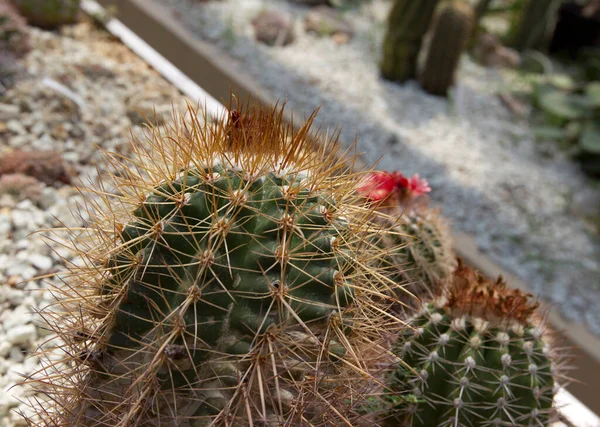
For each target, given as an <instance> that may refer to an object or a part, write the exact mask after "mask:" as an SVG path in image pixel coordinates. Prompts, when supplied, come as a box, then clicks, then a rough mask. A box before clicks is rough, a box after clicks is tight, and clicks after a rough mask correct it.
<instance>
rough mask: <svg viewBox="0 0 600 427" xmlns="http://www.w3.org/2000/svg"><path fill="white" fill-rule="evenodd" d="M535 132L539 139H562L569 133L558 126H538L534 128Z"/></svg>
mask: <svg viewBox="0 0 600 427" xmlns="http://www.w3.org/2000/svg"><path fill="white" fill-rule="evenodd" d="M533 133H534V135H535V137H536V138H538V139H551V140H553V141H561V140H563V139H565V138H566V136H567V133H566V132H565V130H564V129H562V128H559V127H558V126H537V127H535V128H533Z"/></svg>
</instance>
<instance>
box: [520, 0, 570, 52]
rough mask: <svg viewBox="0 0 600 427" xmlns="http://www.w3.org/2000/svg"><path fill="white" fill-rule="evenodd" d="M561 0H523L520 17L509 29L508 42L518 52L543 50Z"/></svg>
mask: <svg viewBox="0 0 600 427" xmlns="http://www.w3.org/2000/svg"><path fill="white" fill-rule="evenodd" d="M561 3H562V0H525V4H524V5H523V10H522V11H521V16H520V19H517V20H515V21H514V24H513V26H512V28H511V30H510V35H509V37H510V39H511V40H509V41H510V44H511V45H512V46H513V47H514V48H515V49H517V50H518V51H520V52H524V51H526V50H532V49H534V50H545V49H546V47H547V45H548V42H549V39H550V35H551V33H552V31H553V29H554V26H555V25H556V15H557V13H558V9H559V8H560V5H561Z"/></svg>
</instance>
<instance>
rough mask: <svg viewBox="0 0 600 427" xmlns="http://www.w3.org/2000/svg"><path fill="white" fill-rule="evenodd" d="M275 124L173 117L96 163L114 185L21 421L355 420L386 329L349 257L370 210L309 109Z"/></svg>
mask: <svg viewBox="0 0 600 427" xmlns="http://www.w3.org/2000/svg"><path fill="white" fill-rule="evenodd" d="M281 121H282V114H281V112H280V111H278V110H275V111H264V110H252V111H251V112H250V113H248V114H246V113H245V112H244V111H243V110H242V112H240V111H238V110H233V111H232V112H231V117H230V119H229V120H223V121H222V122H220V123H218V124H216V125H208V124H207V125H201V124H200V123H199V122H197V121H196V120H194V121H193V122H192V123H191V124H189V123H187V122H185V121H180V122H178V123H179V124H176V125H173V128H172V129H171V130H169V131H162V130H161V131H159V130H158V129H154V130H153V131H152V135H150V137H149V141H145V142H144V143H141V142H138V143H136V144H134V149H135V152H136V157H137V158H135V159H134V160H132V161H131V163H130V164H129V166H130V167H129V168H126V169H125V170H123V169H122V168H121V166H120V159H118V160H117V157H115V158H113V159H112V160H109V161H111V162H115V164H119V169H117V170H116V171H115V174H114V175H113V176H112V180H113V184H114V186H115V187H116V188H117V189H118V191H116V192H117V193H118V195H114V196H106V194H110V193H109V192H108V191H107V190H106V189H105V186H107V185H108V184H105V185H104V186H103V187H102V188H101V189H99V190H98V194H99V195H104V197H106V198H105V200H104V203H103V204H102V205H101V206H102V207H100V206H99V207H98V208H97V209H96V210H95V214H96V215H97V218H96V219H95V222H93V224H94V225H93V226H92V227H90V228H89V229H87V231H88V232H89V233H91V237H92V243H91V244H89V245H88V246H85V245H84V246H82V243H81V240H79V239H78V240H76V242H77V243H75V245H76V246H77V247H78V248H79V250H81V255H82V257H83V259H84V260H85V261H86V265H87V266H86V267H84V268H81V269H78V268H73V270H72V271H71V273H70V275H69V277H67V278H66V280H65V281H66V283H67V284H68V288H67V290H65V289H59V290H60V291H62V292H66V294H67V298H65V299H63V300H62V301H61V306H62V307H61V308H60V309H58V310H55V311H51V312H50V313H49V314H48V316H49V317H53V318H54V320H55V323H53V327H54V329H55V330H56V331H57V333H58V335H59V337H60V338H61V340H62V341H63V342H64V343H65V344H64V345H61V348H63V349H65V350H64V351H65V353H66V356H65V357H64V358H63V362H64V363H63V364H61V365H57V364H56V363H52V362H51V363H50V365H49V366H48V371H47V372H46V373H45V374H47V377H45V378H38V379H37V381H39V382H41V383H47V384H46V387H48V388H44V390H45V392H46V393H50V394H51V396H52V401H53V402H54V408H53V409H52V408H51V407H50V405H48V404H45V405H44V404H42V405H41V406H38V414H39V418H38V419H34V420H30V422H32V423H33V424H36V423H38V424H39V425H55V424H59V425H69V426H100V425H102V426H104V425H114V426H117V425H118V426H125V425H127V426H131V425H133V426H141V425H144V426H146V425H194V426H200V425H208V424H211V423H212V424H211V425H252V424H254V425H257V424H260V425H281V424H284V423H287V424H290V423H291V425H303V424H304V423H310V424H311V425H339V424H342V423H350V424H352V425H360V421H359V419H358V418H357V419H353V418H352V417H353V413H354V412H353V411H352V406H353V405H354V404H355V402H357V401H360V396H361V393H360V390H361V384H362V383H365V382H367V383H368V382H369V380H370V379H372V377H371V374H370V372H371V368H370V366H374V365H373V364H374V363H376V361H377V358H378V357H384V355H385V353H386V352H385V350H384V348H383V342H384V340H383V336H384V335H385V334H388V333H394V330H396V329H398V328H399V327H400V322H399V321H397V320H395V319H393V318H392V317H391V316H390V315H387V314H385V313H386V312H385V305H382V306H378V305H377V304H378V303H377V302H375V299H376V298H375V297H377V296H379V295H380V294H381V293H382V292H383V290H385V284H384V279H383V275H382V274H381V272H379V271H377V270H376V269H373V268H370V267H365V266H367V265H371V264H372V263H373V259H378V258H380V257H382V256H383V255H384V253H383V250H382V249H379V248H378V247H377V246H376V245H373V244H371V243H370V242H371V241H372V240H373V239H372V237H371V234H372V233H376V232H377V230H376V227H375V224H373V223H372V222H371V220H370V218H371V216H372V215H373V213H374V212H373V210H372V209H368V208H365V207H361V205H360V203H358V202H357V200H356V198H357V196H356V195H355V192H354V188H355V186H356V183H357V182H358V178H357V177H356V176H354V175H349V174H348V173H347V171H346V170H345V168H347V166H343V165H344V164H345V163H344V162H340V161H339V160H337V159H336V158H335V155H336V149H335V146H334V145H332V144H330V143H325V144H324V146H323V147H322V148H321V149H319V151H317V152H311V151H310V150H312V149H313V148H314V146H313V145H312V144H311V143H310V142H309V141H310V139H311V138H310V137H309V126H310V122H311V121H312V119H311V120H309V123H308V124H307V125H306V126H304V127H303V128H302V129H301V130H300V131H298V132H294V133H293V132H292V131H291V129H290V128H289V127H287V126H284V125H283V124H282V122H281ZM162 132H166V133H162ZM148 143H149V144H150V145H148ZM106 188H110V185H108V187H106ZM75 233H76V234H78V233H80V232H79V231H77V232H75ZM61 311H66V315H63V314H60V312H61ZM53 313H54V314H53ZM377 369H379V368H377ZM365 387H367V385H366V384H365ZM357 417H359V415H357Z"/></svg>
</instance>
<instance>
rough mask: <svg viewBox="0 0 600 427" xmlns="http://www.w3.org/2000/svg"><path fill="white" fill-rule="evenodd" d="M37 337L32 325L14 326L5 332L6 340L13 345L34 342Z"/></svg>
mask: <svg viewBox="0 0 600 427" xmlns="http://www.w3.org/2000/svg"><path fill="white" fill-rule="evenodd" d="M36 336H37V333H36V330H35V326H34V325H32V324H27V325H20V326H15V327H13V328H11V329H9V330H8V331H6V339H7V341H8V342H9V343H11V344H13V345H23V344H29V343H32V342H33V341H35V339H36Z"/></svg>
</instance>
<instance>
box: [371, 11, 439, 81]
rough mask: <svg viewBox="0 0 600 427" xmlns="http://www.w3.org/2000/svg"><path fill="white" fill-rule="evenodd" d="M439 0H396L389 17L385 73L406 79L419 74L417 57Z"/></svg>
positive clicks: (388, 76)
mask: <svg viewBox="0 0 600 427" xmlns="http://www.w3.org/2000/svg"><path fill="white" fill-rule="evenodd" d="M437 4H438V0H420V1H414V0H396V1H395V2H394V5H393V6H392V9H391V11H390V15H389V17H388V29H387V33H386V35H385V39H384V42H383V58H382V61H381V66H380V68H381V74H382V76H383V77H384V78H386V79H388V80H393V81H398V82H404V81H406V80H409V79H413V78H416V76H417V58H418V56H419V51H420V49H421V43H422V41H423V36H424V35H425V33H426V32H427V29H428V28H429V24H430V22H431V18H432V17H433V14H434V12H435V9H436V6H437Z"/></svg>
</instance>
